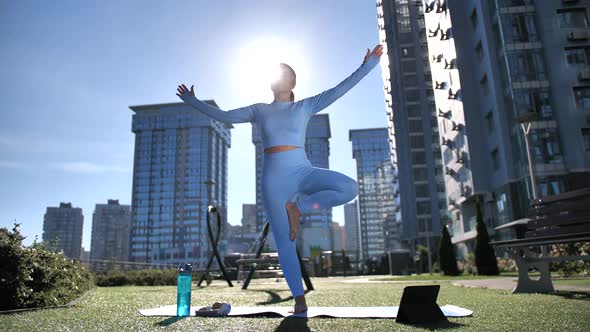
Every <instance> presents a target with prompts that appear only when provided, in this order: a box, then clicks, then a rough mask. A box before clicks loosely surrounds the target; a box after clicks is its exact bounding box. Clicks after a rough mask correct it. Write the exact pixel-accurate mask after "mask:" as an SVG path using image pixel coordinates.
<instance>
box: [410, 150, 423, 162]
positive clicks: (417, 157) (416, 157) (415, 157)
mask: <svg viewBox="0 0 590 332" xmlns="http://www.w3.org/2000/svg"><path fill="white" fill-rule="evenodd" d="M412 164H413V165H416V164H426V154H425V153H424V152H421V151H412Z"/></svg>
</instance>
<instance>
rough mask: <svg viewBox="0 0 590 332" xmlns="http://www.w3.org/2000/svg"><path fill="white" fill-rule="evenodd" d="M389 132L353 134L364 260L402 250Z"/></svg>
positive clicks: (397, 192) (377, 131) (357, 130)
mask: <svg viewBox="0 0 590 332" xmlns="http://www.w3.org/2000/svg"><path fill="white" fill-rule="evenodd" d="M388 137H389V132H388V130H387V128H374V129H355V130H350V131H349V140H350V141H352V157H353V158H354V159H355V160H356V172H357V181H358V185H359V195H358V201H359V224H360V241H359V242H360V244H359V245H360V251H361V254H360V256H361V259H363V260H365V259H368V258H371V257H376V256H381V255H383V254H384V253H386V252H387V251H392V250H395V249H402V245H401V232H402V230H403V227H402V225H401V223H400V222H399V220H400V209H399V197H400V196H399V189H398V184H397V180H398V179H397V174H396V172H395V169H394V168H393V165H392V164H391V159H390V146H389V140H388Z"/></svg>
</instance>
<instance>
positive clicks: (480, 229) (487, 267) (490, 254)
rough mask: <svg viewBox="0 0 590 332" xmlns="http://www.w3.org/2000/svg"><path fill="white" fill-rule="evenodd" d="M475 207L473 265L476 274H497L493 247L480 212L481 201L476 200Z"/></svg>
mask: <svg viewBox="0 0 590 332" xmlns="http://www.w3.org/2000/svg"><path fill="white" fill-rule="evenodd" d="M475 208H476V210H477V236H476V238H475V265H476V266H477V274H483V275H498V274H500V271H498V262H497V260H496V254H495V253H494V248H492V246H491V245H490V237H489V235H488V229H487V227H486V224H485V223H484V222H483V216H482V213H481V203H480V202H479V201H477V203H476V205H475Z"/></svg>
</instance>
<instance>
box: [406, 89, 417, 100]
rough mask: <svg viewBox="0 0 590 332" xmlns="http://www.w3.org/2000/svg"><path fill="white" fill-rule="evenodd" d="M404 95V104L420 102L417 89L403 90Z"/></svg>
mask: <svg viewBox="0 0 590 332" xmlns="http://www.w3.org/2000/svg"><path fill="white" fill-rule="evenodd" d="M404 94H405V95H406V102H409V103H411V102H419V101H420V90H418V89H411V90H410V89H409V90H404Z"/></svg>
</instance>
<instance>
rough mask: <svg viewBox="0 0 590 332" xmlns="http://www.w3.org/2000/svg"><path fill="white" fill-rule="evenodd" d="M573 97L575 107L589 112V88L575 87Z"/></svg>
mask: <svg viewBox="0 0 590 332" xmlns="http://www.w3.org/2000/svg"><path fill="white" fill-rule="evenodd" d="M574 97H575V99H576V105H578V108H581V109H585V110H590V87H587V86H581V87H575V88H574Z"/></svg>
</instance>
